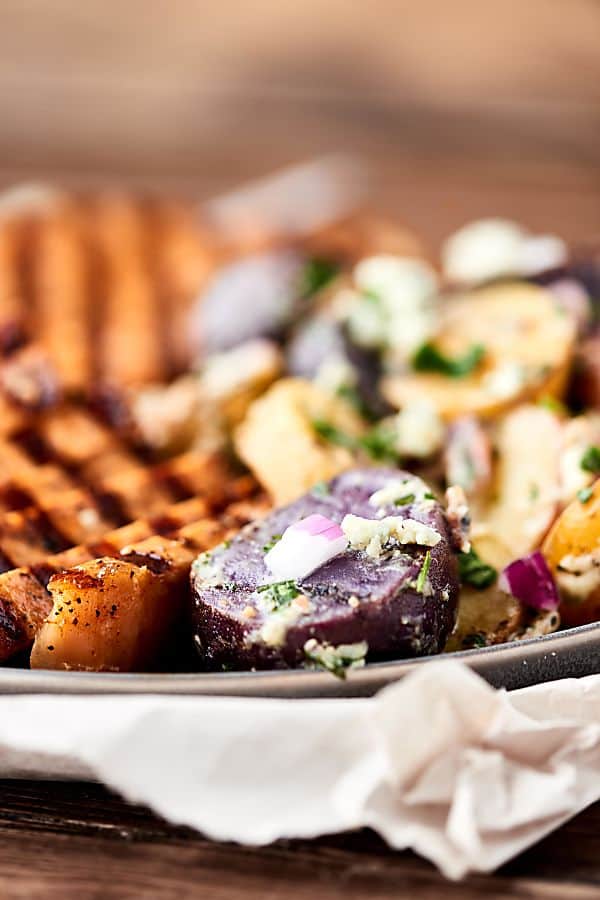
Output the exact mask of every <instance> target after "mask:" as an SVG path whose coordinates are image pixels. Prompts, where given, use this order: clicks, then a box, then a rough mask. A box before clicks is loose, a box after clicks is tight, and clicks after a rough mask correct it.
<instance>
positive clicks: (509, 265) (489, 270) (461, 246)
mask: <svg viewBox="0 0 600 900" xmlns="http://www.w3.org/2000/svg"><path fill="white" fill-rule="evenodd" d="M525 238H526V232H525V230H524V229H523V228H521V226H520V225H518V224H517V223H516V222H511V221H509V220H507V219H478V220H477V221H475V222H470V223H469V224H468V225H465V226H464V227H463V228H460V229H459V230H458V231H455V232H454V234H452V235H450V237H449V238H448V239H447V240H446V242H445V243H444V245H443V247H442V265H443V269H444V274H445V276H446V278H447V279H448V281H451V282H457V283H460V284H477V283H478V282H482V281H488V280H490V279H492V278H501V277H503V276H506V275H516V274H517V273H518V272H519V270H520V266H521V253H522V247H523V243H524V241H525Z"/></svg>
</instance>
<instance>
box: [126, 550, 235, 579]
mask: <svg viewBox="0 0 600 900" xmlns="http://www.w3.org/2000/svg"><path fill="white" fill-rule="evenodd" d="M121 552H122V553H123V552H124V551H123V550H122V551H121ZM192 571H193V573H194V576H195V577H196V578H198V579H199V580H201V582H202V587H218V586H219V585H220V584H222V583H223V570H222V569H221V567H220V566H217V565H215V563H214V562H213V558H212V554H211V553H210V551H208V552H206V553H201V554H200V556H198V557H197V558H196V559H195V560H194V562H193V563H192Z"/></svg>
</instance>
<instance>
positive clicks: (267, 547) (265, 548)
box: [263, 534, 281, 553]
mask: <svg viewBox="0 0 600 900" xmlns="http://www.w3.org/2000/svg"><path fill="white" fill-rule="evenodd" d="M280 540H281V535H280V534H272V535H271V539H270V540H269V541H267V543H266V544H265V545H264V546H263V552H264V553H268V552H269V550H272V549H273V547H274V546H275V544H278V543H279V541H280Z"/></svg>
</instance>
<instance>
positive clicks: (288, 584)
mask: <svg viewBox="0 0 600 900" xmlns="http://www.w3.org/2000/svg"><path fill="white" fill-rule="evenodd" d="M256 590H257V591H258V593H259V594H264V595H265V598H266V599H267V600H268V601H269V602H270V603H271V608H272V609H273V610H276V609H282V608H283V607H284V606H287V605H288V603H290V602H291V601H292V600H293V599H294V597H298V596H299V594H300V591H299V590H298V588H297V587H296V582H295V581H275V582H273V584H261V585H260V587H257V588H256Z"/></svg>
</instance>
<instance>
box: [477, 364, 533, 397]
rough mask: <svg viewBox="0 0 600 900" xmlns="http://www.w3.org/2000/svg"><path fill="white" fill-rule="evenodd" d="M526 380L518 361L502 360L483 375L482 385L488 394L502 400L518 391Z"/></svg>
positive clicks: (525, 373)
mask: <svg viewBox="0 0 600 900" xmlns="http://www.w3.org/2000/svg"><path fill="white" fill-rule="evenodd" d="M526 381H527V372H526V371H525V369H524V367H523V366H522V365H521V364H520V363H517V362H504V363H502V364H501V365H499V366H498V367H497V368H495V369H492V370H491V371H490V372H488V373H487V374H486V375H484V377H483V380H482V386H483V387H484V388H485V390H486V391H487V392H488V393H489V394H492V396H494V397H497V398H498V399H499V400H502V399H504V398H506V397H512V396H513V395H514V394H517V393H519V391H520V390H521V388H522V387H523V385H524V384H525V382H526Z"/></svg>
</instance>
